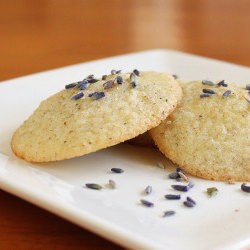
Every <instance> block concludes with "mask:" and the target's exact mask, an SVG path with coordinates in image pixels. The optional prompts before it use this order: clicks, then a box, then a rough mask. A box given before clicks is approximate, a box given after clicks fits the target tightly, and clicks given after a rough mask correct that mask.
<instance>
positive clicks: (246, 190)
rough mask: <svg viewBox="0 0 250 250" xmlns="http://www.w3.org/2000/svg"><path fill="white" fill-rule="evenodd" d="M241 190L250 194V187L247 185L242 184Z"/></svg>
mask: <svg viewBox="0 0 250 250" xmlns="http://www.w3.org/2000/svg"><path fill="white" fill-rule="evenodd" d="M241 190H242V191H244V192H246V193H250V186H247V185H246V183H242V184H241Z"/></svg>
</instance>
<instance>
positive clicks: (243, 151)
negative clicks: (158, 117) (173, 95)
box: [150, 81, 250, 181]
mask: <svg viewBox="0 0 250 250" xmlns="http://www.w3.org/2000/svg"><path fill="white" fill-rule="evenodd" d="M203 83H205V82H203ZM221 83H222V82H220V83H219V84H214V85H213V86H206V85H204V84H201V81H195V82H190V83H187V84H184V85H183V98H182V101H181V103H180V105H179V106H178V107H177V108H176V110H175V111H174V112H173V113H172V114H171V115H170V116H169V117H168V118H167V119H166V120H165V121H164V122H162V123H161V124H160V125H159V126H158V127H156V128H154V129H152V130H151V131H150V134H151V136H152V137H153V139H154V141H155V143H156V145H157V146H158V148H159V149H160V151H162V152H163V153H164V154H165V155H166V156H167V157H168V158H170V159H171V160H172V161H173V162H174V163H176V164H178V165H179V166H181V167H182V168H183V169H184V170H185V171H186V172H188V173H190V174H192V175H195V176H199V177H202V178H205V179H212V180H221V181H224V180H226V181H227V180H235V181H250V103H249V102H248V101H247V100H248V99H249V98H250V96H249V93H248V91H247V90H246V89H243V88H241V87H237V86H234V85H232V84H229V85H228V86H227V87H226V84H224V86H223V85H222V84H221ZM245 98H246V99H245Z"/></svg>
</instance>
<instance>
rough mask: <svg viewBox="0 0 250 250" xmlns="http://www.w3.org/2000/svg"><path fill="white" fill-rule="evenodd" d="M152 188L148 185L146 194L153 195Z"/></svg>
mask: <svg viewBox="0 0 250 250" xmlns="http://www.w3.org/2000/svg"><path fill="white" fill-rule="evenodd" d="M152 190H153V189H152V186H150V185H148V186H147V187H146V188H145V190H144V191H145V194H151V193H152Z"/></svg>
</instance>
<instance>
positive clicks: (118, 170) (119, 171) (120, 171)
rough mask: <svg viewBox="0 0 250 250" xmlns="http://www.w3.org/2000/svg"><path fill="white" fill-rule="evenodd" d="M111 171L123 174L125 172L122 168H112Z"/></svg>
mask: <svg viewBox="0 0 250 250" xmlns="http://www.w3.org/2000/svg"><path fill="white" fill-rule="evenodd" d="M111 171H112V172H113V173H116V174H121V173H123V172H124V170H123V169H121V168H111Z"/></svg>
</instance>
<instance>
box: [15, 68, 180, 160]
mask: <svg viewBox="0 0 250 250" xmlns="http://www.w3.org/2000/svg"><path fill="white" fill-rule="evenodd" d="M116 73H118V72H115V74H114V72H112V74H111V75H109V76H107V77H104V78H103V79H105V80H102V79H94V78H93V76H91V77H88V78H87V80H88V81H86V79H85V81H81V82H78V83H74V84H71V85H67V89H64V90H62V91H60V92H59V93H57V94H55V95H53V96H51V97H49V98H48V99H47V100H45V101H43V102H42V103H41V104H40V106H39V107H38V108H37V109H36V110H35V111H34V113H33V114H32V115H31V116H30V117H29V118H28V120H27V121H25V122H24V124H23V125H22V126H21V127H20V128H19V129H17V131H16V132H15V133H14V135H13V138H12V143H11V146H12V150H13V152H14V153H15V154H16V155H17V156H18V157H20V158H23V159H25V160H26V161H29V162H48V161H57V160H63V159H69V158H72V157H76V156H82V155H85V154H88V153H91V152H95V151H97V150H99V149H103V148H106V147H110V146H112V145H115V144H118V143H120V142H123V141H125V140H128V139H131V138H133V137H135V136H137V135H139V134H142V133H144V132H145V131H147V130H149V129H151V128H153V127H156V126H157V125H159V124H160V122H161V121H162V120H164V119H165V118H166V117H167V116H168V115H169V113H170V112H172V111H173V110H174V108H175V107H176V105H177V102H178V101H179V100H180V98H181V96H182V90H181V88H180V86H179V84H178V83H177V82H176V81H175V79H174V78H173V77H172V76H170V75H168V74H166V73H158V72H141V73H140V74H139V73H138V72H135V73H126V74H121V73H120V72H119V74H116ZM81 89H82V90H81Z"/></svg>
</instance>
